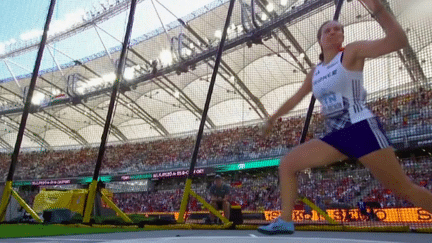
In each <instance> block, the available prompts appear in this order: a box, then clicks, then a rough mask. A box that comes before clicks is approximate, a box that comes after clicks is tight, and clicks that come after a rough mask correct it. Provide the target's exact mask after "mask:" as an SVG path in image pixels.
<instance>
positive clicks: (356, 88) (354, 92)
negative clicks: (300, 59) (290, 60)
mask: <svg viewBox="0 0 432 243" xmlns="http://www.w3.org/2000/svg"><path fill="white" fill-rule="evenodd" d="M342 57H343V52H342V51H341V52H339V53H338V54H337V55H336V56H335V57H334V58H333V60H331V61H330V62H329V63H328V64H324V63H320V64H318V66H317V67H316V68H315V71H314V74H313V78H312V92H313V94H314V96H315V98H316V99H317V100H318V101H319V102H320V103H321V105H322V106H321V113H322V114H323V115H324V117H325V118H326V119H325V120H326V121H325V124H326V129H327V133H330V132H332V131H334V130H339V129H342V128H345V127H348V126H350V125H352V124H354V123H357V122H360V121H363V120H365V119H368V118H371V117H374V114H373V113H372V112H371V111H370V110H369V109H368V108H367V107H366V105H365V99H366V95H367V93H366V90H365V89H364V87H363V72H362V71H349V70H347V69H345V68H344V67H343V66H342Z"/></svg>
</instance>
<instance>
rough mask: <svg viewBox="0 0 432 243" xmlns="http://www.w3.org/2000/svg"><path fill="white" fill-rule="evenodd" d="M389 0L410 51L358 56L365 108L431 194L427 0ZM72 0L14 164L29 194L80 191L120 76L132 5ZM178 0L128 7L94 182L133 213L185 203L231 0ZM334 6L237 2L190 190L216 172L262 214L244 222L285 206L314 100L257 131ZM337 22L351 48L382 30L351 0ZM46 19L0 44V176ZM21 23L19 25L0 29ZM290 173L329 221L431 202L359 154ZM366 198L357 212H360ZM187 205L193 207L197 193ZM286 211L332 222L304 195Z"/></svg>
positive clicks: (33, 4)
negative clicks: (264, 132) (284, 186)
mask: <svg viewBox="0 0 432 243" xmlns="http://www.w3.org/2000/svg"><path fill="white" fill-rule="evenodd" d="M83 2H85V1H83ZM384 3H385V5H386V7H387V8H388V9H389V10H390V11H391V12H392V13H393V14H394V15H395V16H396V18H397V20H398V21H399V23H400V24H401V25H402V27H403V29H404V30H405V32H406V34H407V36H408V39H409V47H407V48H405V49H403V50H400V51H398V52H393V53H391V54H388V55H385V56H382V57H379V58H376V59H371V60H367V62H366V64H365V69H364V84H365V89H366V90H367V92H368V95H367V98H366V100H367V106H368V107H369V108H370V109H371V110H372V111H373V112H374V113H375V114H376V115H377V116H378V117H379V119H380V120H381V122H382V123H383V125H384V128H385V130H386V132H387V135H388V137H389V139H390V141H391V142H392V144H393V145H394V147H395V149H396V152H397V155H398V156H399V158H400V163H401V165H402V166H403V168H404V170H405V172H406V173H407V174H408V176H409V177H410V178H411V179H412V180H413V181H414V182H415V183H417V184H419V185H422V186H424V187H426V188H427V189H428V190H431V189H432V180H431V179H432V159H431V154H430V151H431V144H432V113H431V110H432V109H431V108H432V107H431V106H432V87H431V82H432V59H431V54H432V45H431V40H432V33H431V32H430V31H429V29H430V28H429V26H431V24H432V23H431V22H432V19H431V18H430V16H431V14H432V8H431V7H430V3H429V1H427V0H419V1H402V0H393V1H384ZM1 4H7V3H1ZM74 4H75V3H74ZM76 4H77V6H79V7H76V8H75V7H73V8H72V7H71V6H70V5H68V3H66V2H61V1H59V2H58V3H57V5H56V8H55V11H54V17H53V22H52V23H51V28H50V34H49V38H48V43H47V46H46V48H45V51H44V56H43V59H42V65H41V69H40V70H41V71H40V74H39V76H38V79H37V83H36V88H35V91H34V94H33V100H34V101H33V105H32V107H31V110H30V115H29V118H28V122H27V125H26V131H25V136H24V138H23V144H22V149H21V153H20V156H19V161H18V164H17V169H16V173H15V176H14V187H16V188H17V191H18V192H19V194H20V195H21V196H22V197H23V198H25V200H26V201H27V202H28V203H29V205H30V206H31V204H32V202H33V199H34V196H35V194H37V193H38V191H39V189H40V188H43V187H49V188H53V187H55V188H57V189H75V188H82V187H83V185H86V184H87V183H89V182H91V176H92V174H93V170H94V165H95V161H96V157H97V153H98V148H99V147H98V146H99V143H100V136H101V134H102V131H103V126H104V123H105V116H106V113H107V109H108V103H109V95H110V92H111V90H112V85H113V83H114V80H115V74H114V73H115V70H116V67H117V65H118V59H119V55H120V51H121V41H122V40H123V35H124V32H125V29H126V27H125V26H126V22H127V16H128V11H127V10H128V9H129V7H130V6H129V5H130V2H129V1H102V2H94V3H91V4H85V3H76ZM185 4H191V6H190V9H194V11H193V12H192V13H191V11H190V10H188V9H183V8H175V7H173V6H170V5H169V3H166V2H164V1H162V0H159V1H158V0H152V1H148V0H141V1H138V4H137V13H136V16H135V20H134V21H135V22H134V27H133V30H132V41H131V43H130V47H129V49H128V53H127V60H126V68H125V70H124V74H123V79H122V83H121V85H120V91H119V93H118V97H117V99H116V105H115V111H114V116H113V121H112V123H111V126H110V133H109V136H108V147H107V150H106V152H105V157H104V160H103V161H102V168H101V174H100V178H99V179H100V180H101V181H103V182H105V183H106V188H108V189H109V190H111V191H112V192H113V193H114V196H113V199H114V202H116V204H117V205H118V206H119V207H120V208H121V209H122V210H123V211H125V212H127V213H147V214H148V213H156V212H160V213H171V212H178V210H179V207H180V201H181V196H182V189H183V186H184V183H183V181H184V175H185V171H187V169H188V167H189V164H190V160H191V154H192V151H193V145H194V143H195V139H196V138H195V134H196V131H197V129H198V125H199V122H200V119H201V113H202V109H203V107H204V103H205V97H206V93H207V90H208V87H209V81H210V77H211V74H212V71H213V67H214V61H215V59H216V58H215V55H216V51H217V47H218V44H219V41H220V38H221V36H222V29H223V26H224V23H225V18H226V15H227V10H228V5H229V1H227V0H218V1H213V2H208V3H206V5H205V6H202V5H200V4H198V3H189V2H187V3H185ZM40 5H46V6H48V5H49V1H39V0H38V1H30V2H29V3H28V4H26V5H25V6H23V7H22V9H19V10H16V11H17V12H16V16H26V15H31V16H33V17H34V16H44V14H45V12H46V9H44V8H42V9H41V8H39V7H37V6H40ZM192 5H193V6H192ZM5 7H6V5H5ZM81 9H85V10H81ZM334 11H335V3H334V1H331V0H309V1H303V0H302V1H293V0H282V1H268V0H255V1H245V0H241V1H240V0H238V1H236V2H235V7H234V11H233V15H232V17H231V21H230V27H229V28H228V30H227V40H226V43H225V50H224V53H223V56H222V62H221V66H220V69H219V72H218V75H217V78H216V83H215V88H214V93H213V96H212V100H211V104H210V110H209V113H208V117H207V121H206V127H205V133H204V136H203V140H202V143H201V146H200V152H199V156H198V161H197V171H198V172H197V177H196V178H195V179H194V182H193V188H194V190H196V192H197V193H198V194H199V195H201V196H203V197H204V198H207V199H208V190H207V189H208V186H209V185H210V184H211V183H212V177H211V175H214V174H215V173H220V174H222V175H223V177H224V180H225V182H226V183H230V184H231V187H232V195H231V201H232V202H233V204H238V205H241V206H242V208H243V211H244V212H245V215H246V212H247V213H252V212H264V215H265V218H264V219H265V220H264V219H261V221H260V220H250V221H248V220H246V219H245V223H251V224H257V223H266V222H268V220H271V219H272V218H275V217H277V215H278V213H279V210H280V200H279V189H278V180H277V164H278V162H279V159H280V158H281V157H282V156H283V155H285V154H286V153H287V152H289V150H290V149H291V148H292V147H293V146H295V145H297V144H298V141H299V139H300V136H301V132H302V128H303V126H304V120H305V115H306V111H307V107H308V104H309V101H310V97H311V96H310V95H309V96H307V97H306V98H305V99H304V100H303V101H302V102H301V103H300V104H299V105H298V106H297V107H296V108H295V109H294V110H293V111H291V112H290V113H289V114H288V115H287V116H285V117H283V118H281V119H280V120H279V121H277V123H276V125H275V127H274V129H273V131H272V133H271V134H270V135H269V136H268V137H263V136H261V134H260V130H261V126H262V123H263V121H264V120H265V119H266V118H267V117H268V116H269V115H271V114H273V113H274V112H275V111H276V110H277V109H278V108H279V107H280V105H281V104H282V103H283V102H284V101H285V100H286V99H288V98H289V97H290V96H292V95H293V94H294V93H295V92H296V91H297V90H298V88H299V87H300V86H301V84H302V82H303V80H304V78H305V73H307V72H308V71H309V70H310V69H311V67H312V66H313V65H315V64H316V63H318V55H319V54H320V47H319V44H318V43H317V39H316V35H317V31H318V28H319V26H320V25H321V24H322V23H323V22H325V21H327V20H331V19H332V18H333V14H334ZM179 20H180V21H179ZM22 21H24V18H23V20H22ZM339 21H340V22H341V23H342V24H343V25H344V33H345V44H346V43H350V42H353V41H357V40H373V39H377V38H381V37H383V36H384V32H383V30H382V28H381V27H380V26H379V24H378V23H377V22H376V21H375V20H374V19H373V18H372V17H371V14H370V13H369V12H368V11H367V10H366V9H365V8H364V7H363V6H362V5H361V4H360V3H359V1H346V2H345V3H344V5H343V7H342V12H341V15H340V18H339ZM43 24H44V22H43V21H42V20H39V21H37V22H35V23H33V25H31V27H32V29H23V30H22V33H23V34H22V35H21V36H20V38H19V39H18V37H10V38H9V39H7V40H1V41H3V42H2V43H1V45H0V47H1V48H0V51H1V53H0V58H1V59H2V62H1V63H0V75H1V77H0V78H1V89H0V102H1V103H0V106H1V110H0V114H1V116H0V121H1V122H0V146H1V148H2V153H1V155H0V178H4V179H5V178H6V175H7V172H8V169H9V165H10V156H11V152H12V151H13V146H14V144H15V139H16V135H17V130H18V127H19V122H20V118H21V114H22V111H23V106H24V105H23V104H24V103H23V97H25V96H26V92H27V91H28V90H27V89H28V88H27V87H28V84H29V82H30V77H31V70H32V67H33V66H32V65H34V57H35V55H36V52H37V47H38V43H39V41H40V35H41V32H40V30H41V29H42V28H43ZM22 26H23V25H22V24H21V23H18V21H17V23H11V26H10V27H11V28H15V29H19V28H23V27H22ZM319 112H320V104H319V103H318V102H317V103H316V104H315V109H314V114H313V116H312V121H311V124H310V127H309V130H308V135H307V140H308V139H312V138H316V137H319V136H321V135H322V134H323V133H324V124H323V118H322V117H321V115H320V114H319ZM298 178H299V194H300V195H301V196H304V197H306V198H307V199H309V200H310V201H312V202H313V203H314V204H315V205H317V206H318V207H320V208H321V209H323V210H326V212H327V213H328V215H329V216H330V217H332V218H333V219H334V220H335V221H336V222H337V223H339V224H343V225H349V226H361V227H366V228H368V227H369V228H370V227H374V226H409V227H411V228H421V227H430V223H432V215H431V214H429V213H428V212H426V211H424V210H422V209H420V208H417V207H415V206H414V205H412V204H411V203H410V202H408V201H406V200H403V199H401V198H398V197H397V196H395V195H394V193H393V192H392V191H390V190H388V189H386V188H384V187H383V186H382V185H381V184H380V183H379V182H378V181H377V180H375V179H374V178H373V176H372V175H371V174H370V172H369V170H368V169H366V168H364V167H363V166H362V165H360V164H359V163H358V162H356V161H354V160H347V161H335V164H333V165H331V166H326V167H323V168H314V169H308V170H305V171H302V172H300V173H299V174H298ZM1 180H3V179H1ZM360 200H362V201H364V202H365V203H366V210H365V211H363V210H359V206H358V203H359V202H360ZM188 208H189V211H190V212H192V211H201V210H203V209H202V207H201V204H200V203H199V202H197V201H196V200H194V199H192V200H191V201H190V202H189V207H188ZM295 209H296V210H295V212H294V220H295V221H296V223H298V224H313V225H322V224H326V223H328V222H327V221H326V220H325V219H323V218H322V217H320V216H319V215H318V214H317V212H316V211H315V210H313V209H311V208H310V207H309V206H307V205H305V204H304V203H303V202H301V201H299V202H298V203H297V204H296V208H295ZM245 218H246V217H245Z"/></svg>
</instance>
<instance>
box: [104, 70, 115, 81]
mask: <svg viewBox="0 0 432 243" xmlns="http://www.w3.org/2000/svg"><path fill="white" fill-rule="evenodd" d="M102 79H103V81H105V82H111V81H114V80H115V79H116V74H115V73H114V72H111V73H108V74H105V75H103V76H102Z"/></svg>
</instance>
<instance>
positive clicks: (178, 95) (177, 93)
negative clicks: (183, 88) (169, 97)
mask: <svg viewBox="0 0 432 243" xmlns="http://www.w3.org/2000/svg"><path fill="white" fill-rule="evenodd" d="M174 97H175V98H176V99H179V98H180V92H179V91H178V90H176V91H175V92H174Z"/></svg>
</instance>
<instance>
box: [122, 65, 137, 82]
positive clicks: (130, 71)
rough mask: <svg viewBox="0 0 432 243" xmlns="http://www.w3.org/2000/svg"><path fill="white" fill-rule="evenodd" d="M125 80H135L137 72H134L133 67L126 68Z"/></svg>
mask: <svg viewBox="0 0 432 243" xmlns="http://www.w3.org/2000/svg"><path fill="white" fill-rule="evenodd" d="M123 78H124V79H125V80H132V79H134V78H135V70H134V68H132V67H127V68H125V70H124V73H123Z"/></svg>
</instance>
